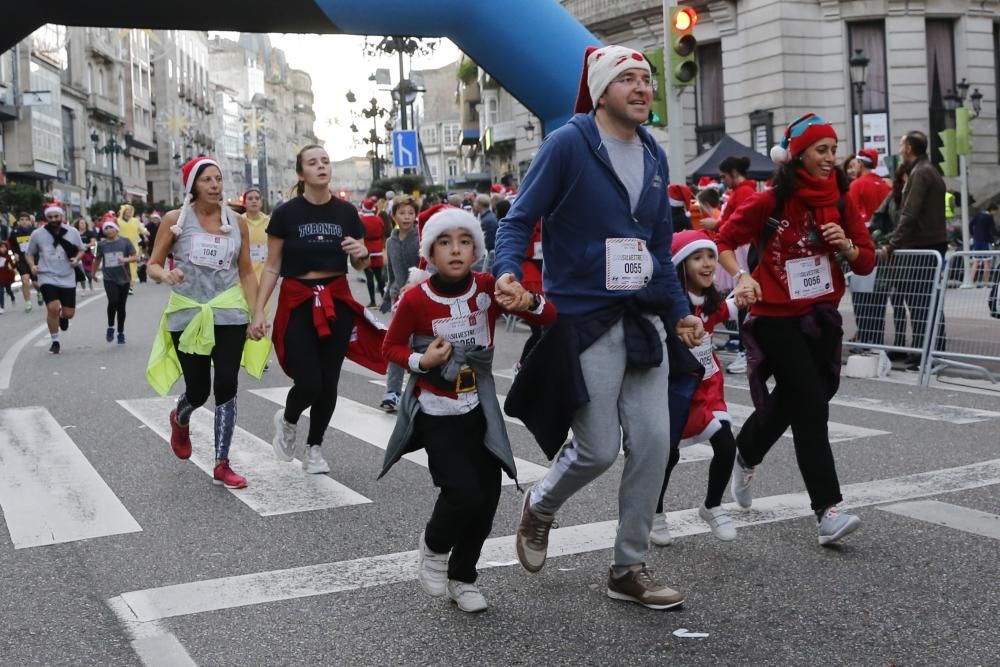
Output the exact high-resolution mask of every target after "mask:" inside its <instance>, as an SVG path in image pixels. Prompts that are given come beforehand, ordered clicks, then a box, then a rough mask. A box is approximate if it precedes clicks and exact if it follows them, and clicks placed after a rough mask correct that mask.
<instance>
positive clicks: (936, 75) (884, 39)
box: [562, 0, 1000, 199]
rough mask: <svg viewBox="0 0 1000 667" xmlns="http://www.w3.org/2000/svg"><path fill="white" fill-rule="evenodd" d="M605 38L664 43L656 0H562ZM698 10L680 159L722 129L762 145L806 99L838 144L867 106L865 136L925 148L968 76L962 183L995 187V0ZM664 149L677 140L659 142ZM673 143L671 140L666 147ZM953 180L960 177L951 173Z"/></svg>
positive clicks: (944, 123)
mask: <svg viewBox="0 0 1000 667" xmlns="http://www.w3.org/2000/svg"><path fill="white" fill-rule="evenodd" d="M562 4H563V5H564V6H565V7H566V9H567V10H569V11H570V12H571V13H572V14H574V15H575V16H576V17H577V18H578V19H579V20H580V21H581V22H582V23H584V24H585V25H586V26H587V27H588V28H589V29H590V30H591V31H592V32H594V33H595V34H596V35H597V36H598V37H600V38H601V39H602V40H603V41H604V42H605V43H619V44H625V45H628V46H631V47H633V48H636V49H640V50H647V49H650V48H654V47H657V46H662V45H663V41H664V38H663V35H664V26H663V14H662V3H661V2H659V1H658V0H620V1H619V0H562ZM682 4H684V5H685V6H690V7H693V8H694V9H695V10H696V11H697V12H698V15H699V20H698V22H697V23H696V25H695V27H694V35H695V37H696V39H697V41H698V62H699V75H698V78H697V81H696V84H697V85H695V86H693V87H691V88H687V89H685V90H684V92H683V93H682V96H681V100H682V105H683V117H684V131H683V136H682V137H681V139H682V142H681V143H682V145H683V151H684V155H685V157H686V158H687V159H691V158H693V157H694V156H695V155H697V154H698V153H700V152H701V151H703V150H704V149H705V148H706V147H707V146H710V145H712V144H713V143H714V142H715V141H717V140H718V138H719V137H721V135H722V134H723V133H725V134H729V135H730V136H732V137H733V138H734V139H736V140H738V141H740V142H742V143H744V144H746V145H748V146H752V147H754V148H755V149H757V150H759V151H761V152H765V153H766V152H767V149H768V148H769V147H770V146H771V145H773V144H774V143H775V142H776V141H777V140H779V139H780V136H781V132H782V131H783V129H784V127H785V126H786V125H787V124H788V123H789V122H791V121H792V120H794V119H795V118H797V117H798V116H800V115H802V114H803V113H806V112H808V111H813V112H815V113H818V114H819V115H821V116H823V117H824V118H826V119H827V120H829V121H830V122H832V123H833V124H834V126H835V127H836V128H837V132H838V134H839V136H840V137H841V145H840V153H841V154H850V153H851V152H854V151H856V150H857V146H858V144H859V142H858V139H857V136H856V135H857V134H858V132H857V130H856V129H855V128H856V127H857V112H858V109H859V108H861V109H863V112H864V120H865V123H864V124H865V129H864V135H865V140H864V142H865V146H866V147H874V148H877V149H879V150H880V151H881V152H883V153H888V154H893V153H895V152H896V151H897V145H898V141H899V137H900V136H901V135H903V134H905V133H906V132H908V131H910V130H921V131H923V132H926V133H927V134H928V136H929V137H930V138H931V141H932V151H933V152H934V154H935V155H934V156H933V159H935V161H937V160H939V159H940V156H939V153H938V150H939V146H940V139H939V138H938V136H937V133H938V132H939V131H941V130H944V129H946V128H949V127H954V112H953V111H952V110H951V109H949V108H948V107H949V104H948V99H947V97H948V92H949V91H955V90H956V89H959V86H960V84H961V83H962V80H963V79H964V80H965V83H966V84H968V90H967V93H968V98H967V102H966V103H967V104H970V102H971V94H972V93H973V92H975V91H976V90H978V91H979V93H980V94H981V95H982V101H981V112H980V115H979V116H978V118H976V119H975V120H973V121H972V129H973V134H974V139H973V152H972V154H971V155H970V156H969V158H968V163H969V183H970V192H971V193H972V195H973V196H974V197H976V198H978V199H982V198H984V197H987V196H991V195H992V194H994V193H996V192H997V191H998V190H1000V145H998V140H997V89H998V87H1000V67H998V61H1000V28H998V22H1000V2H997V0H957V1H956V0H922V1H921V2H912V1H907V0H872V1H867V2H861V1H858V0H848V1H839V0H809V1H805V0H709V1H696V2H684V3H682ZM858 49H861V50H862V51H863V52H864V54H865V56H866V57H867V58H868V59H869V65H868V70H867V77H866V81H865V86H864V88H863V102H861V103H859V102H858V101H857V96H856V95H855V94H854V88H853V86H852V82H851V78H850V76H851V75H850V66H849V63H848V61H849V59H850V57H851V56H852V55H853V54H854V53H855V51H856V50H858ZM658 136H659V137H660V138H661V139H662V140H663V141H664V143H665V144H667V147H668V150H671V149H673V150H676V143H677V142H673V141H671V142H667V137H666V135H665V134H663V133H659V135H658ZM671 147H673V148H671ZM950 185H951V186H952V187H956V188H957V183H956V182H954V181H953V182H951V183H950Z"/></svg>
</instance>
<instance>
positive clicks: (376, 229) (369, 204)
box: [359, 197, 386, 308]
mask: <svg viewBox="0 0 1000 667" xmlns="http://www.w3.org/2000/svg"><path fill="white" fill-rule="evenodd" d="M376 203H377V201H376V199H375V197H368V198H367V199H365V200H364V201H363V202H362V203H361V213H360V214H359V217H360V218H361V224H363V225H364V226H365V249H366V250H368V257H369V258H371V261H370V262H369V264H368V268H367V269H365V282H366V283H367V285H368V307H369V308H375V307H376V304H375V284H376V283H378V293H379V294H380V295H381V296H382V299H383V300H384V299H385V298H386V295H385V269H384V268H383V267H384V265H385V252H384V249H385V222H384V221H383V220H382V218H381V217H380V216H379V214H378V211H377V210H376V208H375V206H376Z"/></svg>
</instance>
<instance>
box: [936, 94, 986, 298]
mask: <svg viewBox="0 0 1000 667" xmlns="http://www.w3.org/2000/svg"><path fill="white" fill-rule="evenodd" d="M970 87H971V86H970V85H969V82H968V81H966V80H965V79H964V78H963V79H962V80H961V81H960V82H958V84H956V85H955V90H949V91H948V93H947V94H946V95H945V96H944V101H945V108H946V109H948V110H949V111H955V110H957V109H958V108H959V107H962V106H965V97H966V95H968V93H969V88H970ZM971 100H972V114H971V117H972V118H978V117H979V113H980V111H981V110H982V101H983V94H982V93H980V92H979V89H978V88H976V89H975V91H973V93H972V96H971ZM958 178H959V183H960V185H961V189H962V208H961V214H962V251H963V252H969V248H970V242H971V239H970V238H969V164H968V160H967V156H966V155H965V154H964V153H962V154H961V155H959V156H958ZM971 287H974V285H973V283H972V267H971V262H970V261H969V256H968V255H965V256H964V261H963V266H962V288H963V289H969V288H971Z"/></svg>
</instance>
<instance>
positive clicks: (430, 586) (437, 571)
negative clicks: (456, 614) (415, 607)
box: [417, 531, 485, 606]
mask: <svg viewBox="0 0 1000 667" xmlns="http://www.w3.org/2000/svg"><path fill="white" fill-rule="evenodd" d="M417 582H418V583H419V584H420V587H421V588H422V589H424V592H425V593H427V594H428V595H430V596H431V597H434V598H439V597H443V596H444V594H445V593H446V592H448V591H447V590H446V587H448V588H450V587H451V584H450V582H449V581H448V554H438V553H434V552H433V551H431V550H430V549H429V548H428V547H427V543H426V542H424V532H423V531H421V532H420V544H419V545H417ZM455 583H458V582H455ZM452 599H454V598H452ZM483 604H485V601H484V602H483ZM459 606H461V605H459Z"/></svg>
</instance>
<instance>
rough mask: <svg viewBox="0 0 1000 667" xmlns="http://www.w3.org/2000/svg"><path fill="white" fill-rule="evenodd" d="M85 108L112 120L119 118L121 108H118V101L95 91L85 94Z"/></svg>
mask: <svg viewBox="0 0 1000 667" xmlns="http://www.w3.org/2000/svg"><path fill="white" fill-rule="evenodd" d="M87 108H88V109H90V110H91V111H92V112H93V113H95V114H99V115H102V116H106V117H108V118H110V119H113V120H121V119H122V115H121V109H119V108H118V103H117V102H115V101H114V100H109V99H108V98H107V97H105V96H104V95H98V94H97V93H91V94H90V95H88V96H87Z"/></svg>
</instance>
